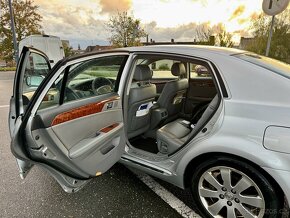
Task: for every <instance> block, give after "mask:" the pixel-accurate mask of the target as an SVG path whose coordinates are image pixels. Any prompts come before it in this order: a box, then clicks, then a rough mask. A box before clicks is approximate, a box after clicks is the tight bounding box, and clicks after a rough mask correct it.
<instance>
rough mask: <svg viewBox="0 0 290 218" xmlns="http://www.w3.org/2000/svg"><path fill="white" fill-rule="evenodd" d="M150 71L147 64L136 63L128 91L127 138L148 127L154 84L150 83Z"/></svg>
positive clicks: (154, 90)
mask: <svg viewBox="0 0 290 218" xmlns="http://www.w3.org/2000/svg"><path fill="white" fill-rule="evenodd" d="M151 78H152V72H151V70H150V68H149V67H148V66H147V65H137V66H136V68H135V72H134V76H133V82H132V85H131V89H130V93H129V101H128V103H129V110H128V125H127V126H128V131H127V133H128V138H133V137H135V136H137V135H140V134H142V133H144V132H146V131H147V130H148V129H149V127H150V116H151V110H150V109H151V107H152V103H153V101H154V99H155V97H156V86H155V85H154V84H151V83H150V79H151Z"/></svg>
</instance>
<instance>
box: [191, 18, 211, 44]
mask: <svg viewBox="0 0 290 218" xmlns="http://www.w3.org/2000/svg"><path fill="white" fill-rule="evenodd" d="M195 32H196V37H197V40H198V41H199V42H209V41H210V37H211V36H212V35H213V30H212V28H211V27H210V23H209V22H207V23H202V24H200V25H198V26H197V27H196V30H195Z"/></svg>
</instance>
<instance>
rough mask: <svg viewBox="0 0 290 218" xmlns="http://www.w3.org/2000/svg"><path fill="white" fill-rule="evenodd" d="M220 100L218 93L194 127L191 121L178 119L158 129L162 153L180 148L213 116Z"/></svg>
mask: <svg viewBox="0 0 290 218" xmlns="http://www.w3.org/2000/svg"><path fill="white" fill-rule="evenodd" d="M219 102H220V101H219V97H218V95H216V96H215V97H214V98H213V99H212V101H211V102H210V104H209V105H208V107H207V108H206V110H205V111H204V112H203V114H202V116H201V118H200V119H199V120H198V122H197V123H196V125H195V126H194V128H193V129H191V128H190V122H188V121H185V120H182V119H177V120H175V121H173V122H170V123H168V124H166V125H165V126H163V127H161V128H160V129H158V130H157V146H158V150H159V152H160V153H162V154H171V153H172V152H174V151H176V150H177V149H178V148H180V147H181V146H182V145H183V144H184V143H185V142H186V141H187V140H188V139H189V138H191V137H192V136H193V135H195V134H196V133H197V131H199V130H200V128H201V127H202V125H204V123H205V122H206V121H207V120H208V119H209V118H210V117H211V116H212V114H213V113H214V111H215V110H216V108H217V107H218V105H219Z"/></svg>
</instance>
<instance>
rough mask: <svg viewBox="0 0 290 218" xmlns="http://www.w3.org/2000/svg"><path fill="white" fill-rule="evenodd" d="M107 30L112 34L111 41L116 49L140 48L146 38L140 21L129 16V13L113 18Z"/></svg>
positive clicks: (119, 14)
mask: <svg viewBox="0 0 290 218" xmlns="http://www.w3.org/2000/svg"><path fill="white" fill-rule="evenodd" d="M107 28H108V30H109V32H110V33H111V37H110V38H109V40H110V42H111V44H112V45H113V46H114V47H127V46H138V45H140V44H141V43H140V39H141V38H142V37H145V36H146V33H145V31H144V29H143V28H141V26H140V20H138V19H134V17H132V16H129V15H128V13H127V12H122V13H120V12H118V14H117V15H113V16H111V17H110V20H109V22H108V23H107Z"/></svg>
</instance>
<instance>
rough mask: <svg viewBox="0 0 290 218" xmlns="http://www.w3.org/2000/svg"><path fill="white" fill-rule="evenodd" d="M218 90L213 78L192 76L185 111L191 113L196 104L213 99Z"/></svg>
mask: <svg viewBox="0 0 290 218" xmlns="http://www.w3.org/2000/svg"><path fill="white" fill-rule="evenodd" d="M216 93H217V90H216V88H215V85H214V82H213V80H212V79H211V78H191V79H190V80H189V89H188V91H187V98H186V103H185V113H186V114H190V113H192V111H193V110H194V108H195V106H196V105H198V104H200V103H203V102H204V103H206V102H209V101H211V99H212V98H214V96H215V95H216Z"/></svg>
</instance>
